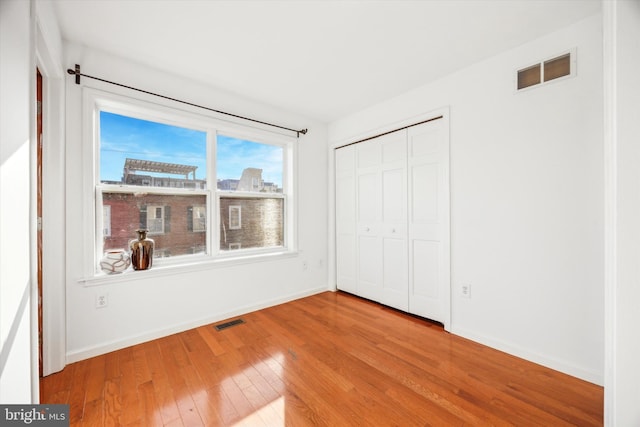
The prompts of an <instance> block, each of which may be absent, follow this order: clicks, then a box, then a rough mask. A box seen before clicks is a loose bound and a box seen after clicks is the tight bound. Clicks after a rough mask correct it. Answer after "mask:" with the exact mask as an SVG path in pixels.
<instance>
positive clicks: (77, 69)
mask: <svg viewBox="0 0 640 427" xmlns="http://www.w3.org/2000/svg"><path fill="white" fill-rule="evenodd" d="M67 73H68V74H70V75H72V76H76V84H77V85H79V84H80V76H82V77H86V78H89V79H94V80H98V81H101V82H105V83H109V84H112V85H115V86H120V87H123V88H125V89H131V90H135V91H138V92H142V93H146V94H147V95H153V96H157V97H160V98H164V99H168V100H169V101H175V102H180V103H182V104H186V105H191V106H192V107H197V108H202V109H204V110H209V111H213V112H214V113H218V114H224V115H226V116H231V117H235V118H236V119H242V120H248V121H250V122H254V123H260V124H261V125H267V126H271V127H274V128H278V129H283V130H288V131H290V132H294V133H295V134H296V137H298V138H300V134H302V135H306V134H307V132H308V131H309V130H308V129H300V130H297V129H291V128H288V127H284V126H280V125H275V124H273V123H268V122H263V121H261V120H256V119H252V118H250V117H244V116H240V115H238V114H233V113H227V112H224V111H220V110H215V109H213V108H209V107H205V106H203V105H198V104H194V103H192V102H188V101H182V100H180V99H176V98H171V97H170V96H165V95H160V94H158V93H153V92H149V91H147V90H144V89H138V88H135V87H132V86H127V85H123V84H121V83H116V82H112V81H109V80H105V79H101V78H99V77H94V76H90V75H88V74H83V73H81V72H80V65H78V64H76V67H75V69H74V70H72V69H71V68H69V69H67Z"/></svg>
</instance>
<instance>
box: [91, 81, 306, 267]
mask: <svg viewBox="0 0 640 427" xmlns="http://www.w3.org/2000/svg"><path fill="white" fill-rule="evenodd" d="M86 93H87V94H89V95H87V99H88V101H90V102H87V103H86V105H87V106H88V109H87V110H86V116H85V117H86V119H85V120H86V121H87V122H88V123H89V124H91V125H94V126H95V127H94V128H93V131H92V133H91V136H95V139H94V140H95V141H96V148H95V150H94V153H95V154H94V155H95V157H94V161H95V171H96V174H95V178H93V179H94V182H95V204H94V205H93V206H89V204H87V209H95V210H94V212H95V216H94V218H95V221H94V223H95V225H96V226H98V227H99V228H98V229H97V230H96V232H94V233H87V235H88V236H95V238H96V239H98V241H96V242H95V245H94V247H95V248H96V250H95V254H94V265H93V267H92V268H93V270H92V271H93V274H99V273H98V272H99V271H100V270H99V269H98V268H97V265H98V260H99V259H100V258H101V256H102V253H103V252H104V251H106V250H109V249H119V248H127V247H128V244H129V241H130V240H131V239H132V238H134V237H135V236H136V233H135V230H137V229H147V230H148V235H149V237H151V238H152V239H154V241H155V249H154V258H162V259H158V260H157V261H158V262H154V267H155V266H161V265H163V264H176V263H178V264H179V263H181V262H189V263H191V262H193V257H194V256H198V257H201V258H202V257H203V258H202V259H203V260H206V259H208V258H214V257H217V256H222V257H223V256H224V255H225V254H227V253H228V252H230V251H232V250H233V251H238V250H240V249H242V252H241V253H242V254H245V253H246V254H248V255H252V256H253V255H254V253H256V252H257V253H262V252H268V253H273V252H274V251H277V252H281V251H291V250H293V249H294V244H293V243H294V233H293V231H294V230H295V226H294V223H293V220H294V218H295V215H293V213H294V212H295V210H294V207H293V194H292V192H291V188H292V178H293V176H292V175H293V174H292V171H293V167H292V166H293V165H292V160H293V159H294V153H293V150H294V144H293V141H294V139H293V138H292V137H285V136H282V135H278V134H271V133H268V132H263V131H258V130H255V129H247V128H244V127H242V126H240V125H235V124H234V125H230V124H229V123H220V122H217V121H216V120H215V119H213V118H209V117H205V116H202V115H195V114H194V115H191V114H190V113H188V112H185V111H184V110H172V109H170V108H164V107H160V106H158V105H155V104H154V105H151V104H147V103H144V102H142V101H136V100H132V99H131V98H122V97H120V96H118V95H111V94H104V93H103V92H92V90H88V91H87V92H86ZM86 129H88V131H87V134H86V136H87V137H89V135H90V134H89V129H92V127H91V126H87V127H86ZM85 158H87V157H85ZM87 160H88V158H87ZM89 169H90V168H87V170H89ZM87 179H91V178H90V177H89V176H88V175H87ZM213 179H216V181H217V185H216V186H215V188H213V186H212V185H211V182H212V180H213ZM98 212H100V214H101V218H100V217H98V216H97V213H98ZM212 224H213V225H218V226H215V227H211V225H212ZM237 256H238V255H237V254H235V253H234V258H236V257H237ZM182 260H185V261H182Z"/></svg>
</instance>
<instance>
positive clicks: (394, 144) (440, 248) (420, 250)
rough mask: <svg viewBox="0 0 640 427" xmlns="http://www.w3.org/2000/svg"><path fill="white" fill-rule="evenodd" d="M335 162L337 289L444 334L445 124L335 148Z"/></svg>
mask: <svg viewBox="0 0 640 427" xmlns="http://www.w3.org/2000/svg"><path fill="white" fill-rule="evenodd" d="M335 161H336V163H335V165H336V166H335V184H336V193H335V194H336V280H337V287H338V289H341V290H344V291H346V292H349V293H353V294H355V295H359V296H362V297H364V298H368V299H371V300H374V301H378V302H380V303H382V304H385V305H388V306H390V307H394V308H397V309H399V310H403V311H406V312H409V313H413V314H417V315H420V316H423V317H426V318H429V319H432V320H436V321H439V322H442V323H443V324H445V327H447V326H448V323H449V313H450V308H449V305H450V267H449V265H450V260H449V247H450V243H449V131H448V121H447V120H446V119H445V118H444V117H439V118H436V119H432V120H429V121H426V122H425V123H422V124H418V125H414V126H409V127H406V128H403V129H401V130H397V131H395V132H390V133H386V134H384V135H382V136H379V137H376V138H371V139H367V140H365V141H362V142H358V143H354V144H350V145H347V146H344V147H341V148H337V149H336V150H335Z"/></svg>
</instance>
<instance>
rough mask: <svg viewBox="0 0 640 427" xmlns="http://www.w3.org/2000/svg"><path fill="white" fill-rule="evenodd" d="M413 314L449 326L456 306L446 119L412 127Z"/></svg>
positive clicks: (410, 165) (411, 281) (410, 154)
mask: <svg viewBox="0 0 640 427" xmlns="http://www.w3.org/2000/svg"><path fill="white" fill-rule="evenodd" d="M408 150H409V167H408V168H409V173H408V177H409V201H410V202H409V271H410V274H409V277H410V279H409V312H410V313H413V314H417V315H419V316H424V317H427V318H429V319H433V320H437V321H439V322H442V323H444V324H445V326H448V320H449V315H450V304H451V279H450V243H449V242H450V237H449V229H450V220H449V218H450V213H449V210H450V209H449V130H448V127H447V126H446V122H445V121H444V120H442V119H440V120H435V121H433V122H428V123H425V124H422V125H418V126H414V127H411V128H409V129H408Z"/></svg>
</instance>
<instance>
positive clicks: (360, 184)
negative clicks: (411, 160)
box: [355, 131, 409, 311]
mask: <svg viewBox="0 0 640 427" xmlns="http://www.w3.org/2000/svg"><path fill="white" fill-rule="evenodd" d="M355 147H356V180H357V181H356V193H357V197H356V209H357V211H356V227H357V231H356V233H357V266H358V269H357V274H358V293H359V295H361V296H363V297H365V298H369V299H372V300H375V301H379V302H381V303H383V304H386V305H388V306H391V307H395V308H398V309H400V310H404V311H407V310H408V308H409V301H408V295H409V294H408V291H409V282H408V270H407V269H408V251H407V138H406V131H399V132H394V133H392V134H389V135H385V136H381V137H379V138H375V139H373V140H369V141H366V142H362V143H360V144H356V145H355Z"/></svg>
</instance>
